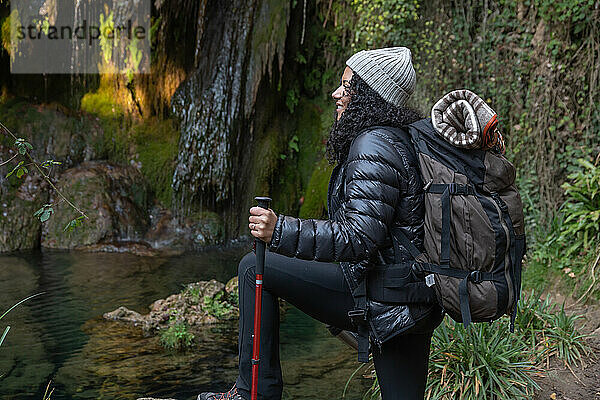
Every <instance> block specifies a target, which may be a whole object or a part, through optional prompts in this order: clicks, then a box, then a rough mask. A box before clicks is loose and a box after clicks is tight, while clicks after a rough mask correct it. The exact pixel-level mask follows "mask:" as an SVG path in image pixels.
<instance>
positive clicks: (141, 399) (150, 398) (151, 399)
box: [137, 397, 175, 400]
mask: <svg viewBox="0 0 600 400" xmlns="http://www.w3.org/2000/svg"><path fill="white" fill-rule="evenodd" d="M137 400H175V399H171V398H169V399H157V398H155V397H139V398H138V399H137Z"/></svg>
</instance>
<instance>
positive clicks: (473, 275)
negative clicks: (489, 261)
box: [469, 271, 483, 283]
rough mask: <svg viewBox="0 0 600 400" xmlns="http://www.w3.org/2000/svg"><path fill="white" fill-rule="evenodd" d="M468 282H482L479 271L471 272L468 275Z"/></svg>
mask: <svg viewBox="0 0 600 400" xmlns="http://www.w3.org/2000/svg"><path fill="white" fill-rule="evenodd" d="M469 280H470V281H471V282H473V283H481V282H483V277H482V276H481V271H471V273H470V274H469Z"/></svg>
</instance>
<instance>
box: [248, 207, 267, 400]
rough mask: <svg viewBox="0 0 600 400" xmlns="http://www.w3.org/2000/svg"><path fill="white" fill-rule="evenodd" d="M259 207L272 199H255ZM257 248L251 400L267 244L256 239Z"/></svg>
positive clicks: (255, 390) (255, 388) (254, 396)
mask: <svg viewBox="0 0 600 400" xmlns="http://www.w3.org/2000/svg"><path fill="white" fill-rule="evenodd" d="M254 200H256V201H257V202H258V206H259V207H261V208H264V209H269V203H270V202H271V199H270V198H268V197H255V198H254ZM254 245H255V247H256V290H255V292H254V335H253V343H252V388H251V392H250V399H251V400H257V399H258V362H259V361H260V318H261V310H262V287H263V273H264V271H265V242H263V241H262V240H257V239H254Z"/></svg>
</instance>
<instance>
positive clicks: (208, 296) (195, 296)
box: [103, 279, 239, 334]
mask: <svg viewBox="0 0 600 400" xmlns="http://www.w3.org/2000/svg"><path fill="white" fill-rule="evenodd" d="M231 293H232V292H229V291H227V290H226V286H225V285H224V284H223V283H221V282H218V281H216V280H214V279H212V280H210V281H200V282H196V283H190V284H188V285H186V287H185V288H184V289H183V290H182V291H181V293H177V294H173V295H171V296H169V297H167V298H166V299H159V300H156V301H155V302H154V303H152V304H151V305H150V312H149V313H148V314H145V315H141V314H139V313H138V312H135V311H132V310H129V309H128V308H126V307H119V308H117V309H116V310H114V311H111V312H109V313H106V314H104V316H103V317H104V319H107V320H112V321H120V322H125V323H128V324H131V325H134V326H139V327H141V328H142V330H143V331H144V333H146V334H153V333H156V332H157V331H158V330H160V329H166V328H168V327H169V325H170V324H173V323H177V322H185V323H186V324H187V325H188V326H189V327H190V328H192V329H194V328H201V327H203V326H205V325H211V324H215V323H218V322H222V321H230V320H234V319H237V318H238V316H239V311H238V307H237V304H236V301H235V299H236V298H237V296H236V297H233V295H232V294H231Z"/></svg>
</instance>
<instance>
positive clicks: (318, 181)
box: [300, 159, 332, 218]
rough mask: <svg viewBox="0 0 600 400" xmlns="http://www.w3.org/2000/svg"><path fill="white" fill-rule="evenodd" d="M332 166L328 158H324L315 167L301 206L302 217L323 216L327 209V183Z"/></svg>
mask: <svg viewBox="0 0 600 400" xmlns="http://www.w3.org/2000/svg"><path fill="white" fill-rule="evenodd" d="M331 170H332V166H331V165H329V163H328V162H327V160H326V159H322V160H321V161H320V162H319V163H318V164H317V166H316V167H315V169H314V171H313V173H312V176H311V177H310V181H309V183H308V187H307V188H306V194H305V195H304V203H303V204H302V207H300V218H322V217H324V216H325V211H326V210H327V185H328V182H329V177H330V176H331Z"/></svg>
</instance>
